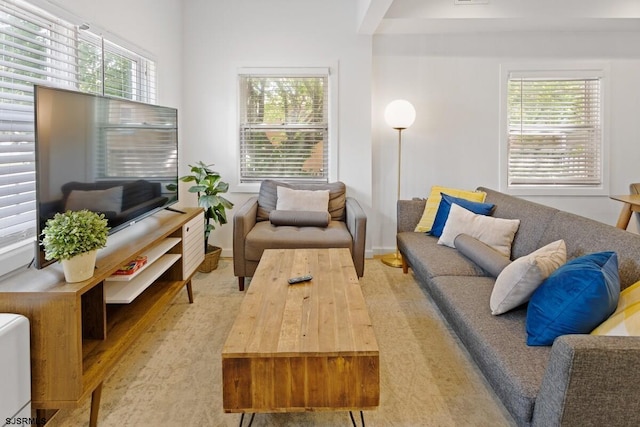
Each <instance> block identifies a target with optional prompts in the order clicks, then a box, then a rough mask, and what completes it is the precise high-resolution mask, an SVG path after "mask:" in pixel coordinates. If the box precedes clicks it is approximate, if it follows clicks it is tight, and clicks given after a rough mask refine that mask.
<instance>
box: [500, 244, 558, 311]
mask: <svg viewBox="0 0 640 427" xmlns="http://www.w3.org/2000/svg"><path fill="white" fill-rule="evenodd" d="M566 261H567V247H566V245H565V243H564V240H557V241H555V242H552V243H549V244H548V245H546V246H543V247H541V248H540V249H538V250H536V251H534V252H532V253H530V254H529V255H526V256H523V257H520V258H518V259H517V260H515V261H513V262H512V263H511V264H510V265H509V266H508V267H506V268H505V269H504V270H502V272H501V273H500V275H499V276H498V278H497V279H496V284H495V286H494V287H493V292H491V300H490V301H489V306H490V307H491V314H493V315H498V314H502V313H506V312H507V311H509V310H511V309H513V308H516V307H518V306H519V305H522V304H524V303H525V302H527V301H529V298H531V295H532V294H533V292H534V291H535V290H536V289H537V288H538V286H540V284H541V283H542V281H543V280H545V279H546V278H547V277H549V276H550V275H551V273H553V272H554V271H556V270H557V269H558V267H560V266H561V265H562V264H564V263H565V262H566Z"/></svg>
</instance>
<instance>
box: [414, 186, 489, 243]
mask: <svg viewBox="0 0 640 427" xmlns="http://www.w3.org/2000/svg"><path fill="white" fill-rule="evenodd" d="M440 193H444V194H448V195H449V196H453V197H459V198H461V199H465V200H470V201H472V202H480V203H482V202H484V199H485V197H487V193H485V192H484V191H469V190H460V189H457V188H447V187H440V186H438V185H434V186H433V187H431V194H430V195H429V198H428V199H427V203H426V205H425V207H424V212H423V213H422V218H420V222H419V223H418V225H416V229H415V230H414V231H417V232H420V233H426V232H428V231H431V227H432V226H433V221H434V220H435V219H436V214H437V213H438V207H439V206H440V200H441V199H442V196H441V195H440Z"/></svg>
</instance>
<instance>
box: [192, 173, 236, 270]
mask: <svg viewBox="0 0 640 427" xmlns="http://www.w3.org/2000/svg"><path fill="white" fill-rule="evenodd" d="M212 166H213V165H212V164H211V165H207V164H205V163H204V162H202V161H199V162H197V163H196V164H195V165H189V167H190V168H191V174H190V175H185V176H183V177H181V178H180V180H181V181H183V182H194V184H193V185H192V186H191V187H190V188H189V192H190V193H197V195H198V206H200V207H202V208H203V209H204V253H205V259H204V262H203V263H202V265H200V267H199V268H198V271H200V272H202V273H209V272H211V271H213V270H215V269H216V268H218V259H220V253H221V252H222V248H220V247H218V246H214V245H210V244H209V235H210V234H211V230H215V223H218V224H219V225H223V224H226V223H227V213H226V211H225V209H231V208H233V203H231V202H230V201H229V200H227V199H225V198H224V197H222V196H221V195H220V194H221V193H226V192H227V191H228V190H229V184H227V183H226V182H224V181H222V180H221V177H220V174H219V173H218V172H215V171H214V170H213V169H211V167H212Z"/></svg>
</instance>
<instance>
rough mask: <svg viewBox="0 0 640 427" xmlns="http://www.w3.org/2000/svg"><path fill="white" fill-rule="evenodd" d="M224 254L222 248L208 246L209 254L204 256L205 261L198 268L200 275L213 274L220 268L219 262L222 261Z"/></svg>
mask: <svg viewBox="0 0 640 427" xmlns="http://www.w3.org/2000/svg"><path fill="white" fill-rule="evenodd" d="M221 253H222V248H219V247H218V246H213V245H207V252H206V253H205V254H204V261H202V264H200V267H198V271H199V272H200V273H211V272H212V271H213V270H215V269H216V268H218V260H219V259H220V254H221Z"/></svg>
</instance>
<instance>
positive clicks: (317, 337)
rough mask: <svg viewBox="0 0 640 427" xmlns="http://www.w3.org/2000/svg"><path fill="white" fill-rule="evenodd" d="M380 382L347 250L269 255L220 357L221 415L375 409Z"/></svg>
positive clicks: (375, 350) (275, 251) (268, 252)
mask: <svg viewBox="0 0 640 427" xmlns="http://www.w3.org/2000/svg"><path fill="white" fill-rule="evenodd" d="M305 274H311V275H313V279H312V280H311V281H310V282H304V283H299V284H295V285H289V284H288V282H287V279H288V278H290V277H294V276H301V275H305ZM379 379H380V378H379V356H378V344H377V342H376V338H375V335H374V333H373V328H372V326H371V320H370V319H369V314H368V312H367V307H366V304H365V301H364V297H363V295H362V291H361V289H360V284H359V282H358V277H357V275H356V271H355V268H354V266H353V261H352V259H351V254H350V252H349V250H348V249H271V250H266V251H265V252H264V254H263V255H262V258H261V260H260V264H259V265H258V269H257V270H256V272H255V274H254V276H253V278H252V279H251V285H250V286H249V289H248V290H247V294H246V295H245V297H244V300H243V302H242V305H241V307H240V311H239V313H238V316H237V318H236V320H235V322H234V324H233V326H232V328H231V331H230V333H229V336H228V337H227V340H226V342H225V344H224V347H223V349H222V393H223V407H224V411H225V412H242V413H245V412H248V413H256V412H297V411H318V410H349V411H350V410H365V409H374V408H376V407H377V406H378V404H379V400H380V382H379ZM243 416H244V415H243Z"/></svg>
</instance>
